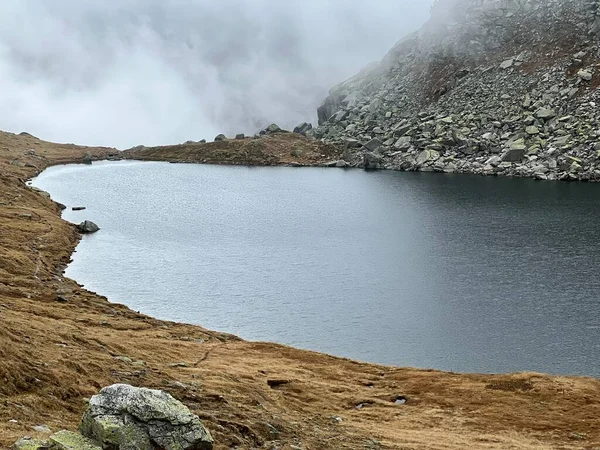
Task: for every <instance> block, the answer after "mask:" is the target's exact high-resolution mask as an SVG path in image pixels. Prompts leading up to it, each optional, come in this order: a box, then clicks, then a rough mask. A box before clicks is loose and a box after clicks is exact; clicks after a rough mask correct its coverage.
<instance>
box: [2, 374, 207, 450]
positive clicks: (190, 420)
mask: <svg viewBox="0 0 600 450" xmlns="http://www.w3.org/2000/svg"><path fill="white" fill-rule="evenodd" d="M79 428H80V432H81V433H73V432H71V431H66V430H63V431H59V432H58V433H54V434H53V435H52V436H50V438H49V439H47V440H41V439H31V438H22V439H19V440H18V441H17V442H16V443H15V444H14V445H13V450H42V449H47V450H102V449H105V450H107V449H108V450H159V449H160V450H211V449H212V448H213V438H212V436H211V435H210V432H209V431H208V430H207V429H206V428H205V427H204V425H203V424H202V422H201V421H200V419H199V418H198V417H197V416H195V415H194V414H192V413H191V412H190V410H189V409H188V408H187V407H186V406H184V405H183V404H182V403H181V402H179V401H178V400H176V399H174V398H173V397H172V396H171V395H169V394H167V393H166V392H163V391H157V390H152V389H145V388H137V387H133V386H129V385H126V384H115V385H113V386H109V387H106V388H104V389H102V390H101V391H100V393H99V394H98V395H95V396H93V397H92V398H91V399H90V402H89V407H88V409H87V411H86V412H85V414H84V416H83V419H82V420H81V425H80V427H79Z"/></svg>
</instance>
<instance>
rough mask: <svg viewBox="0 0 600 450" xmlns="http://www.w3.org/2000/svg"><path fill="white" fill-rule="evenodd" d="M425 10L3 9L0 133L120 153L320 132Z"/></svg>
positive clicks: (414, 6)
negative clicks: (327, 113)
mask: <svg viewBox="0 0 600 450" xmlns="http://www.w3.org/2000/svg"><path fill="white" fill-rule="evenodd" d="M432 3H433V0H424V1H414V0H376V1H373V2H366V1H364V0H304V1H302V2H291V1H288V0H119V1H114V2H113V1H106V0H85V1H81V0H56V1H47V0H2V1H1V2H0V86H1V87H0V129H2V130H6V131H13V132H20V131H28V132H30V133H32V134H34V135H36V136H38V137H40V138H42V139H46V140H51V141H58V142H75V143H78V144H88V145H107V146H116V147H118V148H127V147H131V146H134V145H138V144H146V145H156V144H168V143H177V142H183V141H186V140H189V139H191V140H200V139H202V138H206V139H212V138H213V137H214V136H215V135H216V134H218V133H221V132H224V133H226V134H228V135H232V134H235V133H237V132H245V133H248V134H250V133H254V132H255V131H257V129H259V127H261V126H264V125H268V123H270V122H277V123H279V124H280V125H281V126H285V127H293V126H294V125H297V124H298V123H299V122H301V121H303V120H307V121H312V122H316V117H315V115H316V112H315V109H316V107H317V106H318V105H319V104H320V102H321V101H322V100H323V98H324V97H325V96H326V94H327V91H328V90H329V88H330V87H331V86H333V85H334V84H336V83H337V82H339V81H342V80H343V79H345V78H347V77H349V76H351V75H353V74H354V73H355V72H357V71H358V70H360V69H361V68H362V67H363V66H364V65H366V64H367V63H369V62H371V61H374V60H379V59H380V58H381V57H382V56H383V55H384V54H385V53H386V52H387V50H388V49H389V48H391V46H392V45H393V44H394V43H395V42H396V41H397V40H398V39H400V38H401V37H402V36H404V35H405V34H407V33H408V32H411V31H414V30H415V29H417V28H418V27H419V26H420V25H421V24H422V23H424V22H425V20H426V19H427V17H428V14H429V9H430V6H431V4H432Z"/></svg>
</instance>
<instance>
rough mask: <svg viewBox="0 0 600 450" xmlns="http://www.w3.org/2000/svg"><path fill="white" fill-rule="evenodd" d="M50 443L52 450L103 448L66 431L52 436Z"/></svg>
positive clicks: (99, 449)
mask: <svg viewBox="0 0 600 450" xmlns="http://www.w3.org/2000/svg"><path fill="white" fill-rule="evenodd" d="M50 443H51V444H52V446H51V449H52V450H102V446H100V445H99V443H98V442H96V441H94V440H93V439H88V438H86V437H84V436H82V435H81V434H78V433H73V432H72V431H66V430H63V431H59V432H58V433H55V434H53V435H52V436H50ZM117 450H121V449H117ZM131 450H133V449H131ZM140 450H141V449H140Z"/></svg>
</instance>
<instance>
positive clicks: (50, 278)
mask: <svg viewBox="0 0 600 450" xmlns="http://www.w3.org/2000/svg"><path fill="white" fill-rule="evenodd" d="M275 139H277V141H276V142H279V144H278V145H281V146H283V147H281V148H282V149H283V148H284V146H285V143H284V141H280V140H278V139H279V138H275ZM283 139H289V137H286V138H283ZM235 145H239V144H235ZM30 149H34V150H35V152H36V154H37V155H38V156H34V155H28V154H27V152H28V151H29V150H30ZM173 151H175V150H173ZM289 151H290V148H289V147H287V148H285V151H284V150H282V152H284V153H285V152H288V153H289ZM86 152H92V153H93V154H94V155H98V156H103V155H106V154H108V153H110V152H111V150H110V149H82V148H79V147H74V146H62V145H55V144H50V143H45V142H42V141H38V140H37V139H35V138H32V137H28V136H15V135H10V134H4V133H0V405H1V407H0V447H1V448H8V446H9V445H10V444H11V443H12V442H14V441H15V440H16V439H17V438H18V437H20V436H23V435H35V434H36V433H35V432H33V430H32V429H31V427H32V426H34V425H38V424H42V423H43V424H47V425H48V426H49V427H51V428H52V429H54V430H56V429H59V428H70V429H75V428H76V426H77V423H78V420H79V418H80V416H81V414H82V412H83V410H84V408H85V404H86V403H85V399H86V398H87V397H89V396H90V395H92V394H94V393H95V392H97V391H98V389H100V388H101V387H102V386H105V385H108V384H111V383H115V382H126V383H131V384H134V385H140V386H148V387H154V388H161V389H165V390H168V391H169V392H171V393H172V394H173V395H174V396H175V397H177V398H179V399H180V400H182V401H183V402H184V403H185V404H187V405H188V406H189V407H190V408H191V409H192V410H193V411H194V412H195V413H197V414H199V415H200V416H201V417H202V418H203V419H204V420H205V422H206V424H207V426H208V427H209V428H210V430H211V431H212V432H213V434H214V435H215V438H216V441H217V445H216V448H217V449H229V448H240V449H251V448H265V449H288V450H289V449H291V448H292V447H291V446H292V445H296V446H301V448H303V449H325V450H327V449H343V448H346V449H379V448H389V449H465V448H477V449H582V448H584V449H594V448H598V447H600V420H599V418H600V381H599V380H597V379H592V378H567V377H550V376H546V375H541V374H535V373H523V374H513V375H494V376H492V375H459V374H453V373H442V372H436V371H424V370H416V369H406V368H405V369H403V368H393V367H383V366H377V365H372V364H363V363H359V362H354V361H349V360H345V359H340V358H334V357H330V356H326V355H322V354H318V353H313V352H307V351H301V350H296V349H292V348H288V347H284V346H281V345H276V344H271V343H253V342H245V341H241V340H239V339H237V338H235V337H233V336H229V335H227V334H223V333H216V332H212V331H208V330H205V329H203V328H201V327H196V326H189V325H183V324H175V323H168V322H162V321H159V320H155V319H152V318H150V317H146V316H143V315H140V314H137V313H135V312H133V311H131V310H129V309H128V308H126V307H124V306H120V305H116V304H112V303H109V302H108V301H107V299H105V298H103V297H101V296H99V295H96V294H94V293H91V292H87V291H85V290H83V289H82V288H81V287H80V286H78V285H77V284H76V283H75V282H73V281H71V280H69V279H66V278H64V277H63V276H62V275H60V267H61V266H62V265H63V264H65V263H66V262H67V261H68V260H69V258H70V255H71V253H72V251H73V249H74V247H75V245H76V244H77V241H78V236H77V234H76V232H75V231H74V228H73V226H71V225H69V224H67V223H66V222H64V221H62V220H61V219H60V217H59V211H58V208H57V206H56V205H55V204H54V203H53V202H51V201H50V200H49V199H47V198H45V197H44V196H43V195H41V194H40V193H37V192H34V191H33V190H31V189H29V188H27V187H26V186H25V184H24V180H25V179H26V178H28V177H30V176H32V175H34V174H35V173H37V172H38V171H39V170H42V169H43V168H44V167H46V166H47V165H49V164H54V163H57V162H60V161H69V160H72V161H75V160H79V159H80V158H81V157H82V155H83V154H84V153H86ZM173 155H174V156H173V157H175V156H177V159H180V158H179V157H180V155H179V154H178V153H177V152H176V151H175V153H173ZM154 156H156V158H159V159H160V158H163V159H168V158H170V157H171V156H165V155H162V156H161V155H158V154H157V155H154ZM15 160H18V161H19V162H20V163H23V164H24V165H23V166H21V165H11V164H10V163H11V161H15ZM57 294H60V295H62V296H64V297H66V298H67V299H68V303H59V302H56V295H57ZM118 357H121V358H118ZM122 357H127V358H130V359H131V361H133V362H130V361H129V360H127V359H124V358H122ZM136 361H137V362H136ZM270 380H271V383H269V381H270ZM273 380H280V381H284V382H280V383H277V382H275V383H273ZM270 385H271V386H270ZM400 395H401V396H405V397H406V398H407V403H406V404H405V405H396V404H394V400H395V399H396V398H397V397H398V396H400ZM359 404H362V408H360V409H357V408H356V406H357V405H359ZM338 418H340V419H341V421H339V419H338ZM11 421H12V422H11ZM15 421H16V422H15Z"/></svg>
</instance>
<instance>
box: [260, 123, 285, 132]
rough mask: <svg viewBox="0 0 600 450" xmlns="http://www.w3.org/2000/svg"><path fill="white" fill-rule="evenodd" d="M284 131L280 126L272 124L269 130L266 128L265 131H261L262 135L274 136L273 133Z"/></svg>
mask: <svg viewBox="0 0 600 450" xmlns="http://www.w3.org/2000/svg"><path fill="white" fill-rule="evenodd" d="M282 131H283V130H282V129H281V127H279V125H277V124H275V123H272V124H271V125H269V126H268V127H267V128H265V129H264V130H262V131H261V134H273V133H280V132H282Z"/></svg>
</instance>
